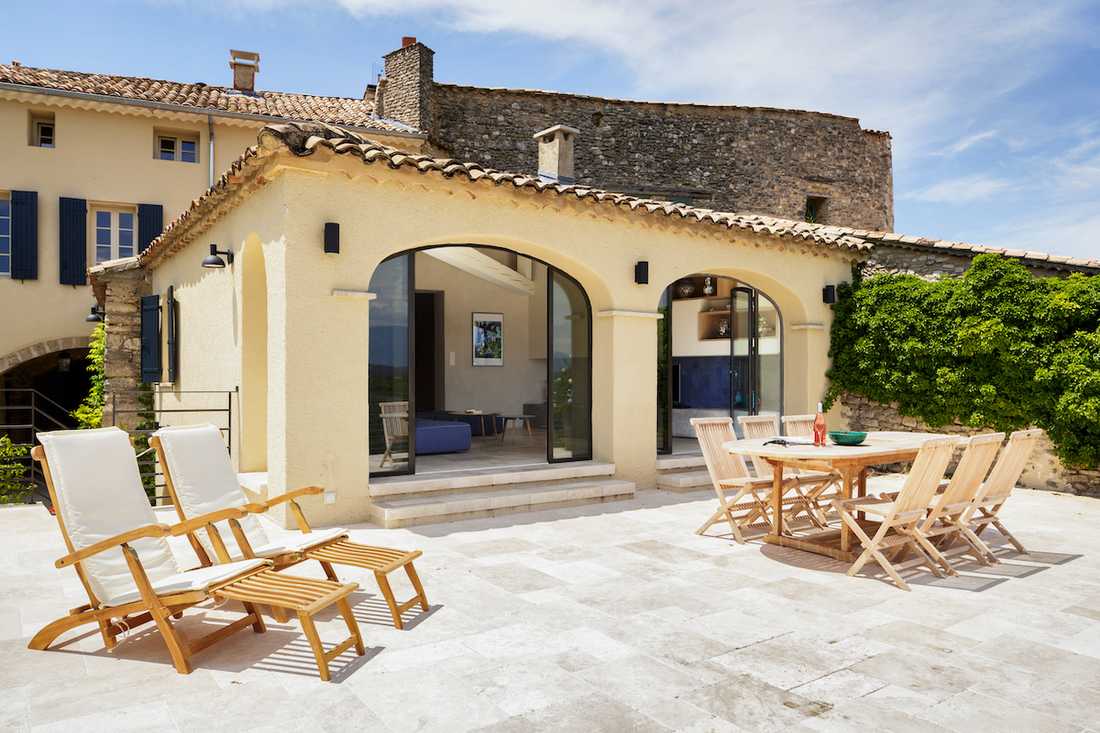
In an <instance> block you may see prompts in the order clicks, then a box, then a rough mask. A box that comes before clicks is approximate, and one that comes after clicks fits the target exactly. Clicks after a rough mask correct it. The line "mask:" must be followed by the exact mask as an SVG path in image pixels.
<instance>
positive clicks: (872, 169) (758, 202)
mask: <svg viewBox="0 0 1100 733" xmlns="http://www.w3.org/2000/svg"><path fill="white" fill-rule="evenodd" d="M418 45H419V44H418ZM414 48H415V47H414ZM394 53H401V52H394ZM391 56H392V54H391ZM391 56H387V59H386V61H387V67H386V68H387V72H386V73H387V77H389V74H390V59H391ZM410 73H411V72H410ZM394 86H395V85H394V79H392V78H391V79H389V81H388V83H387V87H386V101H385V109H386V113H387V115H389V116H396V115H395V113H394V109H395V108H394V105H395V104H407V102H399V101H398V98H399V96H400V95H399V93H397V92H395V89H394ZM559 123H560V124H566V125H570V126H572V127H576V128H578V129H579V130H580V135H579V136H578V138H577V141H576V178H577V183H579V184H582V185H588V186H596V187H599V188H607V189H610V190H614V191H622V192H626V193H632V194H636V195H644V196H650V197H654V198H661V199H672V200H675V201H680V202H683V203H690V204H692V205H696V206H705V207H710V208H715V209H719V210H723V211H738V212H753V213H761V214H770V215H773V216H779V217H785V218H790V219H796V220H801V219H803V218H804V215H805V208H806V198H807V197H808V196H820V197H823V198H825V199H826V202H825V206H824V210H823V215H822V216H821V217H820V219H819V220H820V221H823V222H824V223H830V224H842V225H847V226H852V227H856V228H860V229H877V230H886V231H889V230H891V229H892V228H893V224H894V215H893V179H892V161H891V147H890V137H889V135H887V134H885V133H878V132H872V131H868V130H864V129H862V128H861V127H860V125H859V121H858V120H856V119H854V118H850V117H839V116H836V115H830V114H821V113H814V112H800V111H790V110H776V109H761V108H753V107H729V106H723V107H719V106H704V105H692V104H664V103H651V102H630V101H621V100H609V99H602V98H599V97H587V96H580V95H572V94H559V93H552V92H536V91H524V90H502V89H485V88H480V87H466V86H455V85H450V84H435V85H434V87H433V89H432V91H431V125H430V127H429V128H428V131H429V132H430V134H431V138H432V142H433V143H434V144H435V145H437V146H439V147H441V148H442V149H444V150H446V151H448V152H449V154H450V155H453V156H454V157H456V158H459V159H464V160H476V161H478V162H480V163H483V164H486V165H490V166H493V167H495V168H500V169H504V170H510V171H519V172H523V171H530V172H531V173H535V169H536V166H537V161H538V152H537V144H536V142H535V141H534V140H533V139H532V135H533V134H534V133H535V132H538V131H539V130H543V129H545V128H547V127H550V126H552V125H556V124H559Z"/></svg>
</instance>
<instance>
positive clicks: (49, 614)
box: [0, 491, 1100, 733]
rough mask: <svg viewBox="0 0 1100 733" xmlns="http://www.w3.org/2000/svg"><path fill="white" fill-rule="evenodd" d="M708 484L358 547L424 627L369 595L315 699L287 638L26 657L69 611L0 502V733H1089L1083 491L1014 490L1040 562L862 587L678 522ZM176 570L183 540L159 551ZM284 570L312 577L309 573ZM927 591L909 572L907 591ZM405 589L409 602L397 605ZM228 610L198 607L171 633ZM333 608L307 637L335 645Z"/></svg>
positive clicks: (25, 524)
mask: <svg viewBox="0 0 1100 733" xmlns="http://www.w3.org/2000/svg"><path fill="white" fill-rule="evenodd" d="M713 504H714V502H713V498H712V497H711V496H709V495H708V494H707V493H705V492H703V493H697V494H688V495H672V494H665V493H658V492H644V493H642V494H640V495H639V497H638V498H637V499H635V500H633V501H631V502H624V503H614V504H604V505H599V506H595V507H592V506H589V507H580V508H573V509H558V510H553V511H546V512H541V513H537V514H527V515H512V516H509V517H497V518H493V519H486V520H472V521H467V522H461V523H454V524H449V525H435V526H426V527H419V528H415V529H411V530H380V529H375V528H371V527H359V528H355V529H354V531H353V533H352V534H353V536H354V538H355V539H358V540H361V541H364V542H370V543H378V544H382V543H384V544H391V545H395V546H405V547H419V548H421V549H423V550H424V557H423V558H422V559H421V560H420V561H419V562H418V564H419V568H420V574H421V577H422V578H423V580H424V583H425V586H426V588H427V591H428V596H429V599H430V600H431V602H432V603H433V604H435V605H434V606H433V610H432V611H431V612H430V613H429V614H427V615H426V616H422V617H420V618H413V614H410V616H409V618H410V619H411V621H410V626H411V628H410V629H409V630H407V631H403V632H400V631H396V630H394V629H393V628H391V627H390V626H389V625H388V623H387V621H386V617H385V615H384V608H383V606H382V604H381V602H380V600H379V598H378V595H377V587H376V586H375V584H374V582H373V578H372V577H369V576H366V575H362V574H356V573H353V572H347V573H345V577H350V578H354V579H356V580H358V581H359V582H360V583H361V591H360V592H359V593H358V594H357V595H355V596H353V602H354V604H355V614H356V616H357V617H358V618H359V619H360V622H361V626H362V629H363V632H364V635H365V639H366V642H367V646H368V654H367V656H365V657H361V658H356V657H353V656H352V655H348V654H345V655H344V656H342V657H341V658H340V659H338V660H337V662H336V663H335V669H336V672H335V675H334V680H335V681H334V682H333V683H329V684H325V683H322V682H320V681H319V680H318V679H317V677H316V673H315V669H314V666H313V660H312V657H311V655H310V653H309V648H308V646H307V645H306V643H305V641H304V639H303V637H302V636H301V634H300V633H299V629H298V627H297V626H296V625H294V624H278V623H275V622H274V621H269V631H268V633H267V634H265V635H263V636H257V635H254V634H253V633H252V632H251V631H244V632H241V633H239V634H237V635H235V636H234V637H233V638H231V639H230V640H229V641H227V642H223V643H221V644H219V645H216V646H215V647H212V648H211V649H210V650H208V651H207V652H205V653H203V654H200V655H198V656H197V657H196V659H195V667H196V669H195V671H194V672H193V673H192V674H191V675H189V676H179V675H177V674H176V673H175V672H174V671H173V669H172V667H171V665H170V663H169V661H168V655H167V653H166V651H165V648H164V646H163V645H162V644H161V642H160V639H159V637H158V635H157V634H156V633H154V632H148V631H144V630H138V631H135V632H131V635H130V637H129V638H128V639H126V640H125V641H123V642H122V643H121V644H120V645H119V647H118V648H117V649H116V650H115V651H114V652H111V653H108V652H106V651H104V650H103V648H102V645H101V642H100V639H99V637H98V634H95V633H89V634H85V635H84V636H82V637H81V636H77V637H76V640H75V641H74V642H72V643H70V644H69V645H68V646H65V647H63V648H62V649H61V650H59V651H51V652H31V651H28V650H27V649H26V647H25V645H26V640H27V638H28V637H29V636H30V635H31V634H32V633H33V632H34V631H35V630H37V628H38V627H39V626H41V625H42V624H44V623H45V622H47V621H49V620H51V619H52V618H54V617H56V616H58V615H60V614H63V613H65V611H66V609H68V608H70V607H73V606H76V605H78V604H80V603H82V602H83V601H84V599H83V597H82V596H81V594H80V593H79V592H78V591H79V585H78V583H77V580H76V577H75V574H74V573H73V572H72V571H71V570H69V569H66V570H65V571H59V570H55V569H54V568H53V561H54V560H55V559H57V558H58V557H60V556H61V555H62V554H63V551H62V543H61V539H60V536H59V534H58V532H57V529H56V525H55V523H54V520H53V519H52V518H51V517H50V516H49V515H48V514H47V513H46V511H45V510H44V509H43V508H41V507H19V508H8V509H2V510H0V553H2V554H3V556H4V557H5V558H6V562H4V563H3V565H2V566H0V639H2V641H0V700H3V704H2V705H0V729H3V730H33V731H39V730H42V731H47V730H48V731H53V730H56V731H75V730H80V731H94V730H114V731H123V730H180V731H188V730H200V729H201V730H205V731H217V730H223V729H224V730H230V731H252V730H271V731H276V730H278V731H294V732H295V733H302V732H304V731H314V730H325V731H342V730H349V731H350V730H355V731H382V730H390V731H412V730H442V731H464V730H475V729H486V730H491V731H527V730H571V731H627V730H638V731H650V730H653V731H661V730H669V729H672V730H691V731H736V730H745V731H761V730H789V729H795V730H847V729H856V728H861V729H864V730H881V731H908V730H914V731H916V730H920V731H929V730H957V731H964V730H965V731H981V730H1042V731H1062V730H1065V731H1075V730H1087V729H1088V728H1089V727H1090V726H1092V727H1093V729H1094V730H1100V728H1097V727H1096V726H1100V723H1098V721H1100V687H1098V686H1097V680H1098V679H1100V564H1098V563H1097V558H1098V557H1100V532H1098V531H1097V528H1098V527H1100V500H1096V499H1085V498H1076V497H1072V496H1064V495H1056V494H1049V493H1042V492H1033V491H1018V492H1017V493H1016V495H1015V496H1014V497H1013V498H1012V500H1011V501H1010V502H1009V504H1008V506H1007V507H1006V510H1005V512H1004V518H1005V521H1006V524H1007V525H1008V526H1009V527H1010V528H1012V529H1013V530H1014V531H1016V533H1017V536H1018V537H1019V538H1020V539H1021V540H1022V541H1023V542H1024V544H1025V545H1026V546H1027V547H1028V548H1029V549H1031V550H1032V551H1033V553H1034V554H1032V555H1030V556H1026V557H1024V556H1015V555H1014V554H1013V553H1011V552H1009V551H1007V550H1005V549H1004V548H1002V549H1001V552H1002V554H1003V557H1004V562H1003V564H1002V565H1001V566H1000V567H997V568H994V569H982V568H980V567H970V568H967V569H966V571H965V572H964V574H963V576H961V577H960V578H958V579H954V580H945V581H935V580H934V579H932V578H931V576H927V574H926V573H923V572H920V573H916V574H915V578H914V579H913V582H914V587H913V591H912V592H911V593H905V592H902V591H900V590H897V589H896V588H894V587H893V586H891V585H888V584H887V583H885V582H884V581H883V580H882V579H881V577H880V576H879V575H878V574H877V573H869V572H865V573H864V574H863V575H862V576H861V577H858V578H848V577H846V576H845V575H844V567H843V566H841V565H840V564H837V563H833V562H831V561H826V560H818V559H817V558H815V557H813V556H810V555H806V554H802V553H799V552H796V551H790V550H785V549H781V548H774V547H765V546H762V545H760V544H749V545H747V546H739V545H736V544H734V543H732V542H729V541H727V540H723V539H716V538H707V537H697V536H696V535H694V534H693V533H692V530H693V529H694V528H695V527H696V526H697V525H698V524H699V523H700V522H701V521H702V519H703V518H704V517H705V516H706V515H707V514H709V512H710V511H711V510H712V509H713ZM174 548H175V549H176V550H178V552H179V554H180V555H181V557H187V552H188V548H187V546H186V544H181V545H176V546H174ZM298 571H299V572H308V573H309V574H311V575H316V576H318V577H320V572H319V569H318V568H316V567H313V568H310V567H308V566H300V567H299V569H298ZM925 576H927V577H925ZM404 587H405V586H403V588H404ZM229 617H230V616H229V615H227V614H226V613H225V609H221V610H207V611H202V610H192V611H189V612H187V614H186V616H185V618H184V620H183V621H182V622H181V623H180V626H181V627H182V629H183V630H184V632H185V633H186V631H188V630H195V629H197V628H200V627H206V628H207V629H209V628H214V627H215V625H216V624H219V623H221V622H223V621H224V619H226V618H229ZM341 626H342V624H340V622H339V620H338V619H337V618H335V617H334V616H333V615H329V616H324V617H323V623H322V624H321V632H322V635H324V636H327V637H328V639H329V641H334V640H339V639H341V638H343V637H342V635H341V634H342V633H343V632H342V630H341V628H340V627H341Z"/></svg>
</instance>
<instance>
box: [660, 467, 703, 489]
mask: <svg viewBox="0 0 1100 733" xmlns="http://www.w3.org/2000/svg"><path fill="white" fill-rule="evenodd" d="M712 486H713V484H712V483H711V481H710V474H709V473H707V471H706V470H705V469H704V470H702V471H674V472H666V473H659V474H657V488H658V489H661V490H662V491H698V490H699V489H709V488H712Z"/></svg>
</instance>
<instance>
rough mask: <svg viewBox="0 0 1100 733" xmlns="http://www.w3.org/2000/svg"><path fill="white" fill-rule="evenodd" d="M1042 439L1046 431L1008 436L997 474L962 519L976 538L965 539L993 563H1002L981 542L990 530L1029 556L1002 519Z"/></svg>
mask: <svg viewBox="0 0 1100 733" xmlns="http://www.w3.org/2000/svg"><path fill="white" fill-rule="evenodd" d="M1042 436H1043V431H1042V430H1040V429H1038V428H1032V429H1030V430H1017V431H1016V432H1014V433H1013V434H1012V435H1010V436H1008V445H1007V446H1005V449H1004V450H1003V451H1002V452H1001V457H1000V458H999V459H997V463H996V464H995V465H994V466H993V470H992V471H990V473H989V478H987V479H986V480H985V483H984V484H983V485H982V489H981V491H980V492H979V494H978V496H977V497H975V499H974V501H973V502H972V503H971V505H970V506H969V507H968V508H967V509H966V511H965V512H963V514H962V516H961V517H960V518H959V523H960V524H962V525H965V526H967V527H968V528H969V529H970V530H971V531H972V533H973V534H972V536H971V535H964V536H966V537H968V538H970V539H971V540H972V541H976V544H977V546H978V548H979V549H980V550H981V551H982V552H984V553H985V556H986V558H987V559H988V560H989V561H990V562H993V563H996V562H1000V561H999V560H998V559H997V557H996V556H995V555H994V554H993V551H992V550H991V549H989V546H988V545H986V544H985V542H983V541H982V540H981V539H980V537H981V534H982V532H983V531H985V529H986V527H989V526H992V527H993V528H994V529H996V530H997V531H998V532H1000V533H1001V534H1002V535H1004V537H1005V539H1007V540H1008V541H1009V542H1010V543H1012V546H1013V547H1015V548H1016V551H1017V552H1019V553H1021V554H1027V550H1025V549H1024V546H1023V545H1022V544H1020V541H1019V540H1017V539H1016V537H1015V536H1013V534H1012V533H1011V532H1009V531H1008V530H1007V529H1005V526H1004V525H1003V524H1001V520H1000V519H999V518H998V515H999V514H1000V512H1001V507H1003V506H1004V504H1005V502H1006V501H1008V497H1009V496H1011V495H1012V490H1013V489H1014V488H1016V483H1017V482H1018V481H1019V480H1020V475H1021V474H1022V473H1023V472H1024V468H1025V467H1026V466H1027V461H1028V459H1029V458H1030V457H1031V452H1032V451H1033V450H1035V445H1036V444H1037V443H1038V442H1039V438H1041V437H1042Z"/></svg>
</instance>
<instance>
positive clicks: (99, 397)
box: [72, 323, 107, 429]
mask: <svg viewBox="0 0 1100 733" xmlns="http://www.w3.org/2000/svg"><path fill="white" fill-rule="evenodd" d="M106 346H107V331H106V329H105V328H104V324H102V323H97V324H96V327H95V329H93V330H92V336H91V342H90V343H89V345H88V381H89V385H90V386H89V387H88V394H87V395H85V396H84V399H83V400H81V402H80V406H79V407H77V408H76V409H75V410H73V413H72V414H73V417H74V418H76V422H77V425H78V427H80V428H81V429H84V428H98V427H100V426H101V425H102V424H103V380H104V376H103V374H104V371H103V359H104V354H105V351H106Z"/></svg>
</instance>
